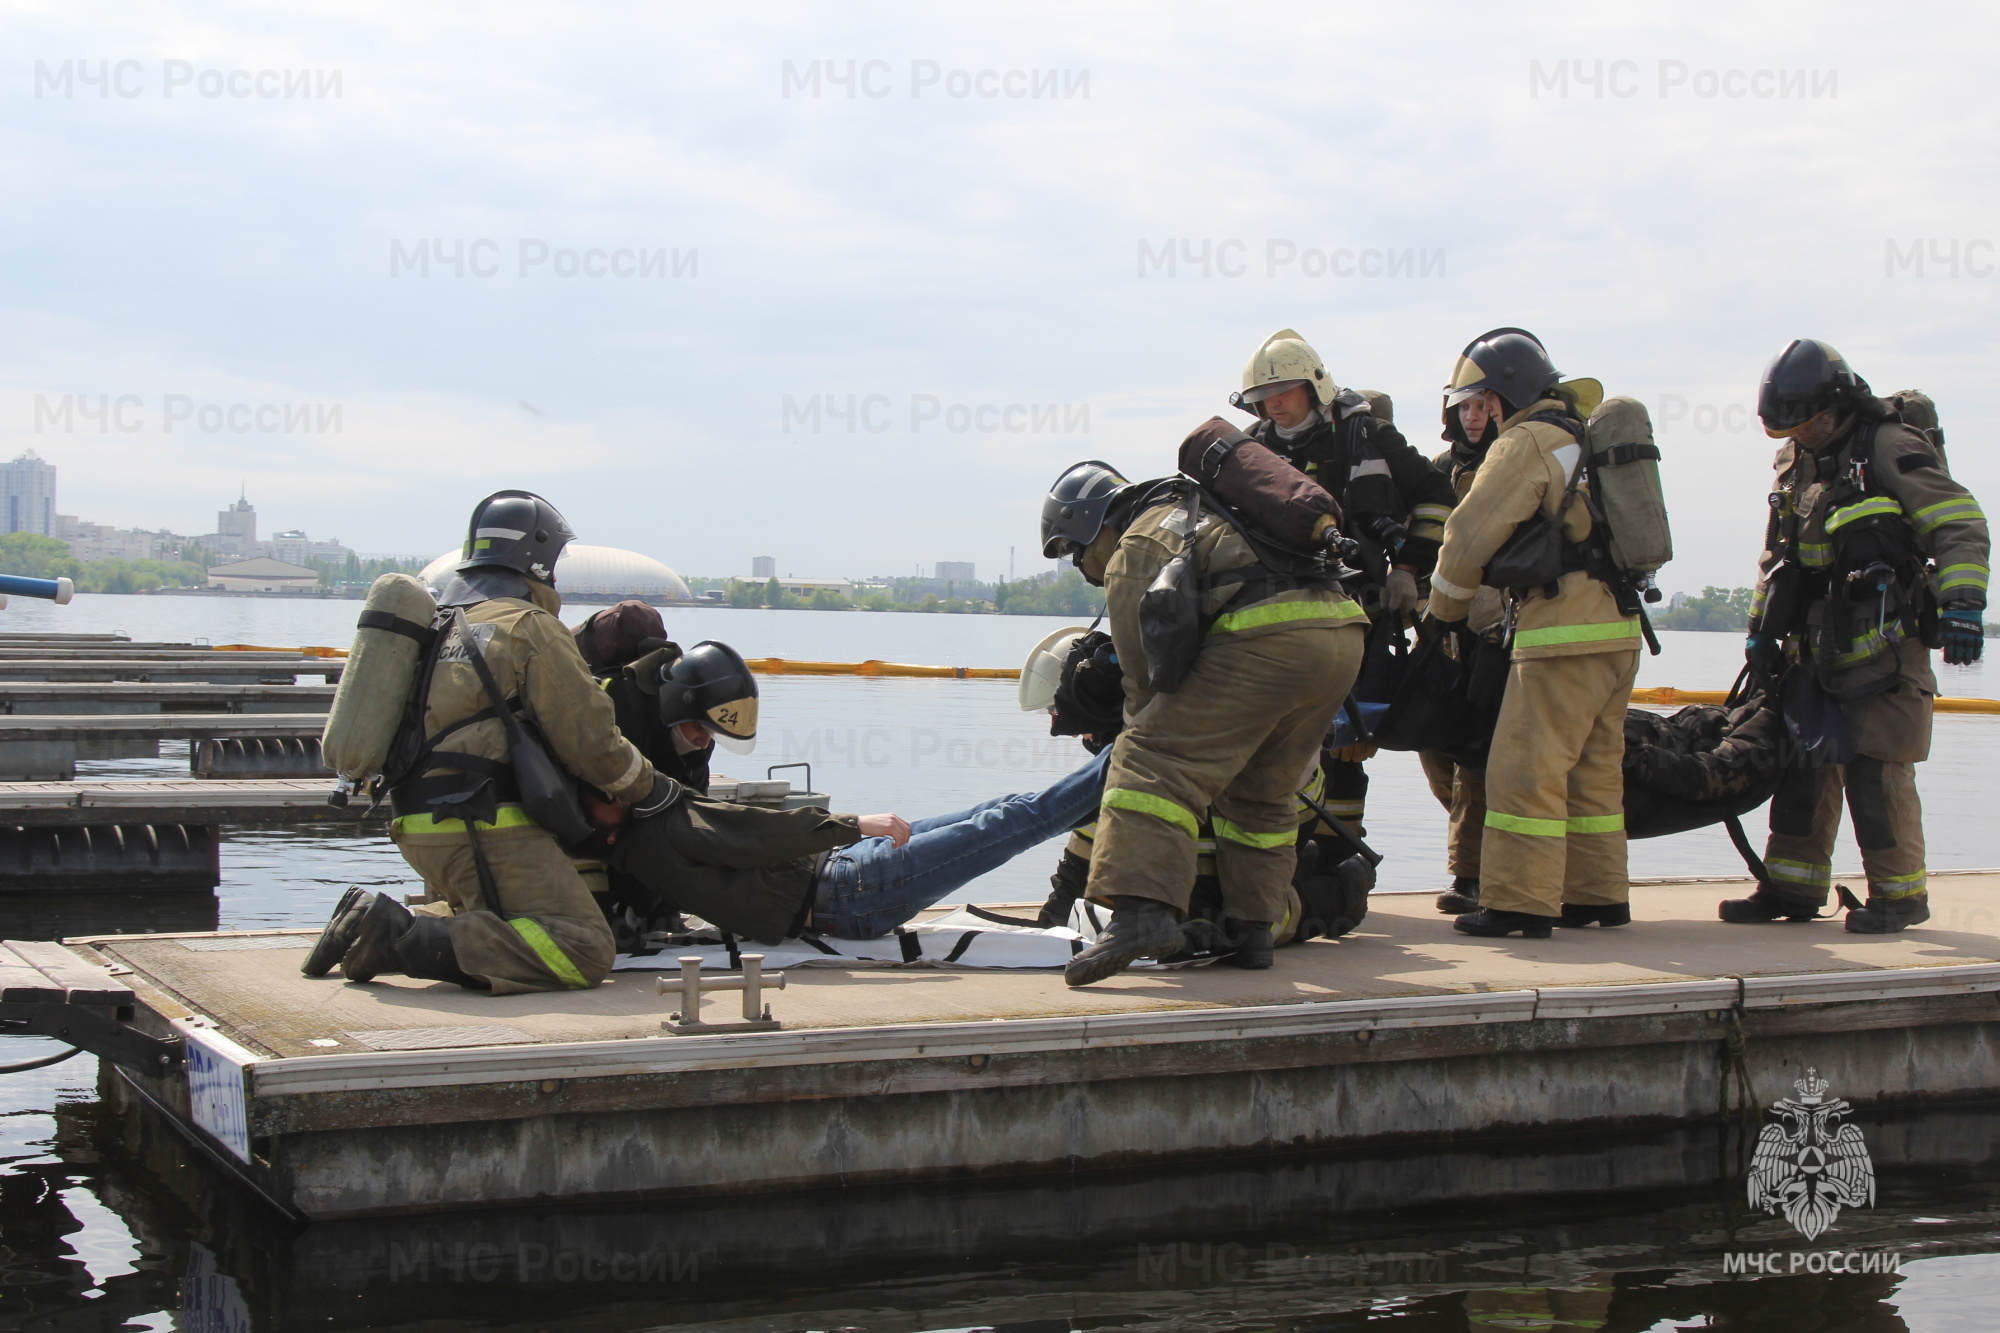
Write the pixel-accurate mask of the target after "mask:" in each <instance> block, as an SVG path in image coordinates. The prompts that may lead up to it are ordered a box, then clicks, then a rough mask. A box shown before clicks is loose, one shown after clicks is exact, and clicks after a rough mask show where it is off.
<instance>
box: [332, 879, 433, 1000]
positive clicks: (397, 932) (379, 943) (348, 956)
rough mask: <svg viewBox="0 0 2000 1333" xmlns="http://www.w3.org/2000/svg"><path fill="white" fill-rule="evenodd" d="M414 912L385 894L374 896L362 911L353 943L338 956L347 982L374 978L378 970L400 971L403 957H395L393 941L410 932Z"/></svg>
mask: <svg viewBox="0 0 2000 1333" xmlns="http://www.w3.org/2000/svg"><path fill="white" fill-rule="evenodd" d="M416 919H417V918H416V915H415V914H414V913H412V912H411V911H410V909H409V908H407V907H405V906H403V905H402V904H401V903H399V902H397V901H396V900H395V899H394V898H391V897H390V896H389V895H388V894H386V893H378V894H376V895H375V901H374V902H371V903H369V904H368V906H367V908H366V909H365V910H364V911H363V912H362V913H361V923H360V925H359V926H358V927H356V929H355V932H354V943H353V944H351V945H349V946H348V948H347V952H346V953H345V954H343V955H341V959H340V975H342V976H343V977H346V978H347V979H348V980H349V981H373V980H374V979H375V976H376V974H377V973H379V972H400V971H402V970H403V960H402V959H401V958H398V957H397V956H396V941H398V940H400V939H402V938H403V936H405V935H407V934H409V933H410V923H411V922H413V921H415V920H416Z"/></svg>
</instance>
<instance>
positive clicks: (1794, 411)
mask: <svg viewBox="0 0 2000 1333" xmlns="http://www.w3.org/2000/svg"><path fill="white" fill-rule="evenodd" d="M1787 409H1789V410H1787ZM1827 410H1828V409H1826V408H1822V409H1820V411H1818V412H1815V411H1814V410H1812V409H1811V408H1810V407H1799V406H1796V405H1792V404H1786V405H1784V406H1782V407H1780V408H1779V409H1778V410H1777V411H1775V412H1774V413H1773V414H1772V416H1774V417H1776V418H1777V419H1776V420H1775V421H1774V420H1773V419H1772V417H1765V418H1763V421H1764V433H1765V434H1766V435H1768V436H1770V437H1771V438H1772V439H1774V440H1789V439H1791V438H1792V436H1794V435H1797V434H1798V433H1799V432H1800V431H1802V430H1804V429H1805V428H1806V427H1807V426H1810V425H1812V423H1813V419H1814V418H1815V417H1818V416H1819V415H1821V413H1822V412H1825V411H1827ZM1801 413H1803V415H1802V416H1801V415H1800V414H1801ZM1793 417H1798V418H1799V419H1798V420H1796V421H1793V420H1791V418H1793Z"/></svg>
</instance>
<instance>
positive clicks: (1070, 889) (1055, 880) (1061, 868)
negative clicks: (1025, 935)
mask: <svg viewBox="0 0 2000 1333" xmlns="http://www.w3.org/2000/svg"><path fill="white" fill-rule="evenodd" d="M1089 881H1090V862H1088V861H1086V860H1084V859H1083V858H1082V857H1081V856H1078V855H1077V854H1076V853H1075V852H1073V851H1071V850H1070V849H1069V848H1067V847H1065V848H1063V854H1062V860H1060V861H1058V862H1056V873H1055V874H1053V875H1050V876H1049V900H1048V901H1047V902H1045V903H1043V904H1042V910H1041V911H1039V912H1037V913H1035V921H1036V922H1037V923H1038V924H1040V925H1044V926H1067V925H1068V924H1069V914H1070V909H1071V908H1073V907H1075V906H1076V900H1077V899H1078V898H1081V897H1083V890H1084V886H1085V885H1086V884H1087V883H1088V882H1089Z"/></svg>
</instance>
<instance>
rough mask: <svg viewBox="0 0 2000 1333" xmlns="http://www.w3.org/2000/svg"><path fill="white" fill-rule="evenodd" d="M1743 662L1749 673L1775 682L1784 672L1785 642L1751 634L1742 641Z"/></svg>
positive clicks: (1770, 636)
mask: <svg viewBox="0 0 2000 1333" xmlns="http://www.w3.org/2000/svg"><path fill="white" fill-rule="evenodd" d="M1743 660H1744V661H1745V662H1748V663H1749V664H1750V673H1751V674H1752V675H1754V676H1762V677H1763V678H1764V679H1765V680H1776V679H1777V678H1778V677H1779V676H1780V675H1782V674H1784V670H1785V641H1784V640H1783V639H1780V638H1778V637H1776V636H1775V635H1770V634H1752V635H1751V636H1750V637H1749V638H1747V639H1745V640H1744V641H1743Z"/></svg>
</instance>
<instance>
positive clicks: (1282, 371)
mask: <svg viewBox="0 0 2000 1333" xmlns="http://www.w3.org/2000/svg"><path fill="white" fill-rule="evenodd" d="M1297 384H1309V385H1311V386H1312V391H1313V392H1314V393H1315V394H1317V395H1318V396H1319V401H1320V402H1322V403H1330V402H1332V401H1333V396H1334V395H1335V394H1337V393H1339V392H1340V386H1339V385H1337V384H1335V383H1334V382H1333V376H1331V375H1329V374H1327V371H1326V363H1325V362H1323V361H1321V360H1320V359H1319V353H1318V352H1315V351H1314V350H1313V349H1312V344H1311V343H1309V342H1307V341H1306V340H1305V339H1304V338H1302V337H1300V336H1299V334H1298V331H1297V330H1296V329H1279V330H1278V331H1277V332H1276V333H1274V334H1272V335H1271V336H1270V337H1268V338H1266V339H1265V340H1264V345H1263V346H1262V347H1259V348H1258V349H1257V350H1256V351H1255V352H1253V353H1251V354H1250V360H1249V362H1248V363H1247V364H1246V365H1245V366H1244V367H1243V387H1242V388H1241V389H1240V390H1238V391H1237V392H1235V393H1232V394H1230V395H1229V405H1230V406H1231V407H1236V408H1241V409H1242V410H1243V411H1245V412H1255V413H1256V414H1257V415H1258V416H1260V417H1261V416H1263V415H1264V409H1263V408H1261V407H1259V406H1258V404H1259V403H1261V402H1263V401H1264V400H1265V399H1266V398H1269V397H1270V396H1271V395H1272V394H1274V393H1283V392H1284V391H1285V390H1287V389H1289V388H1291V387H1292V386H1293V385H1297Z"/></svg>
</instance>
